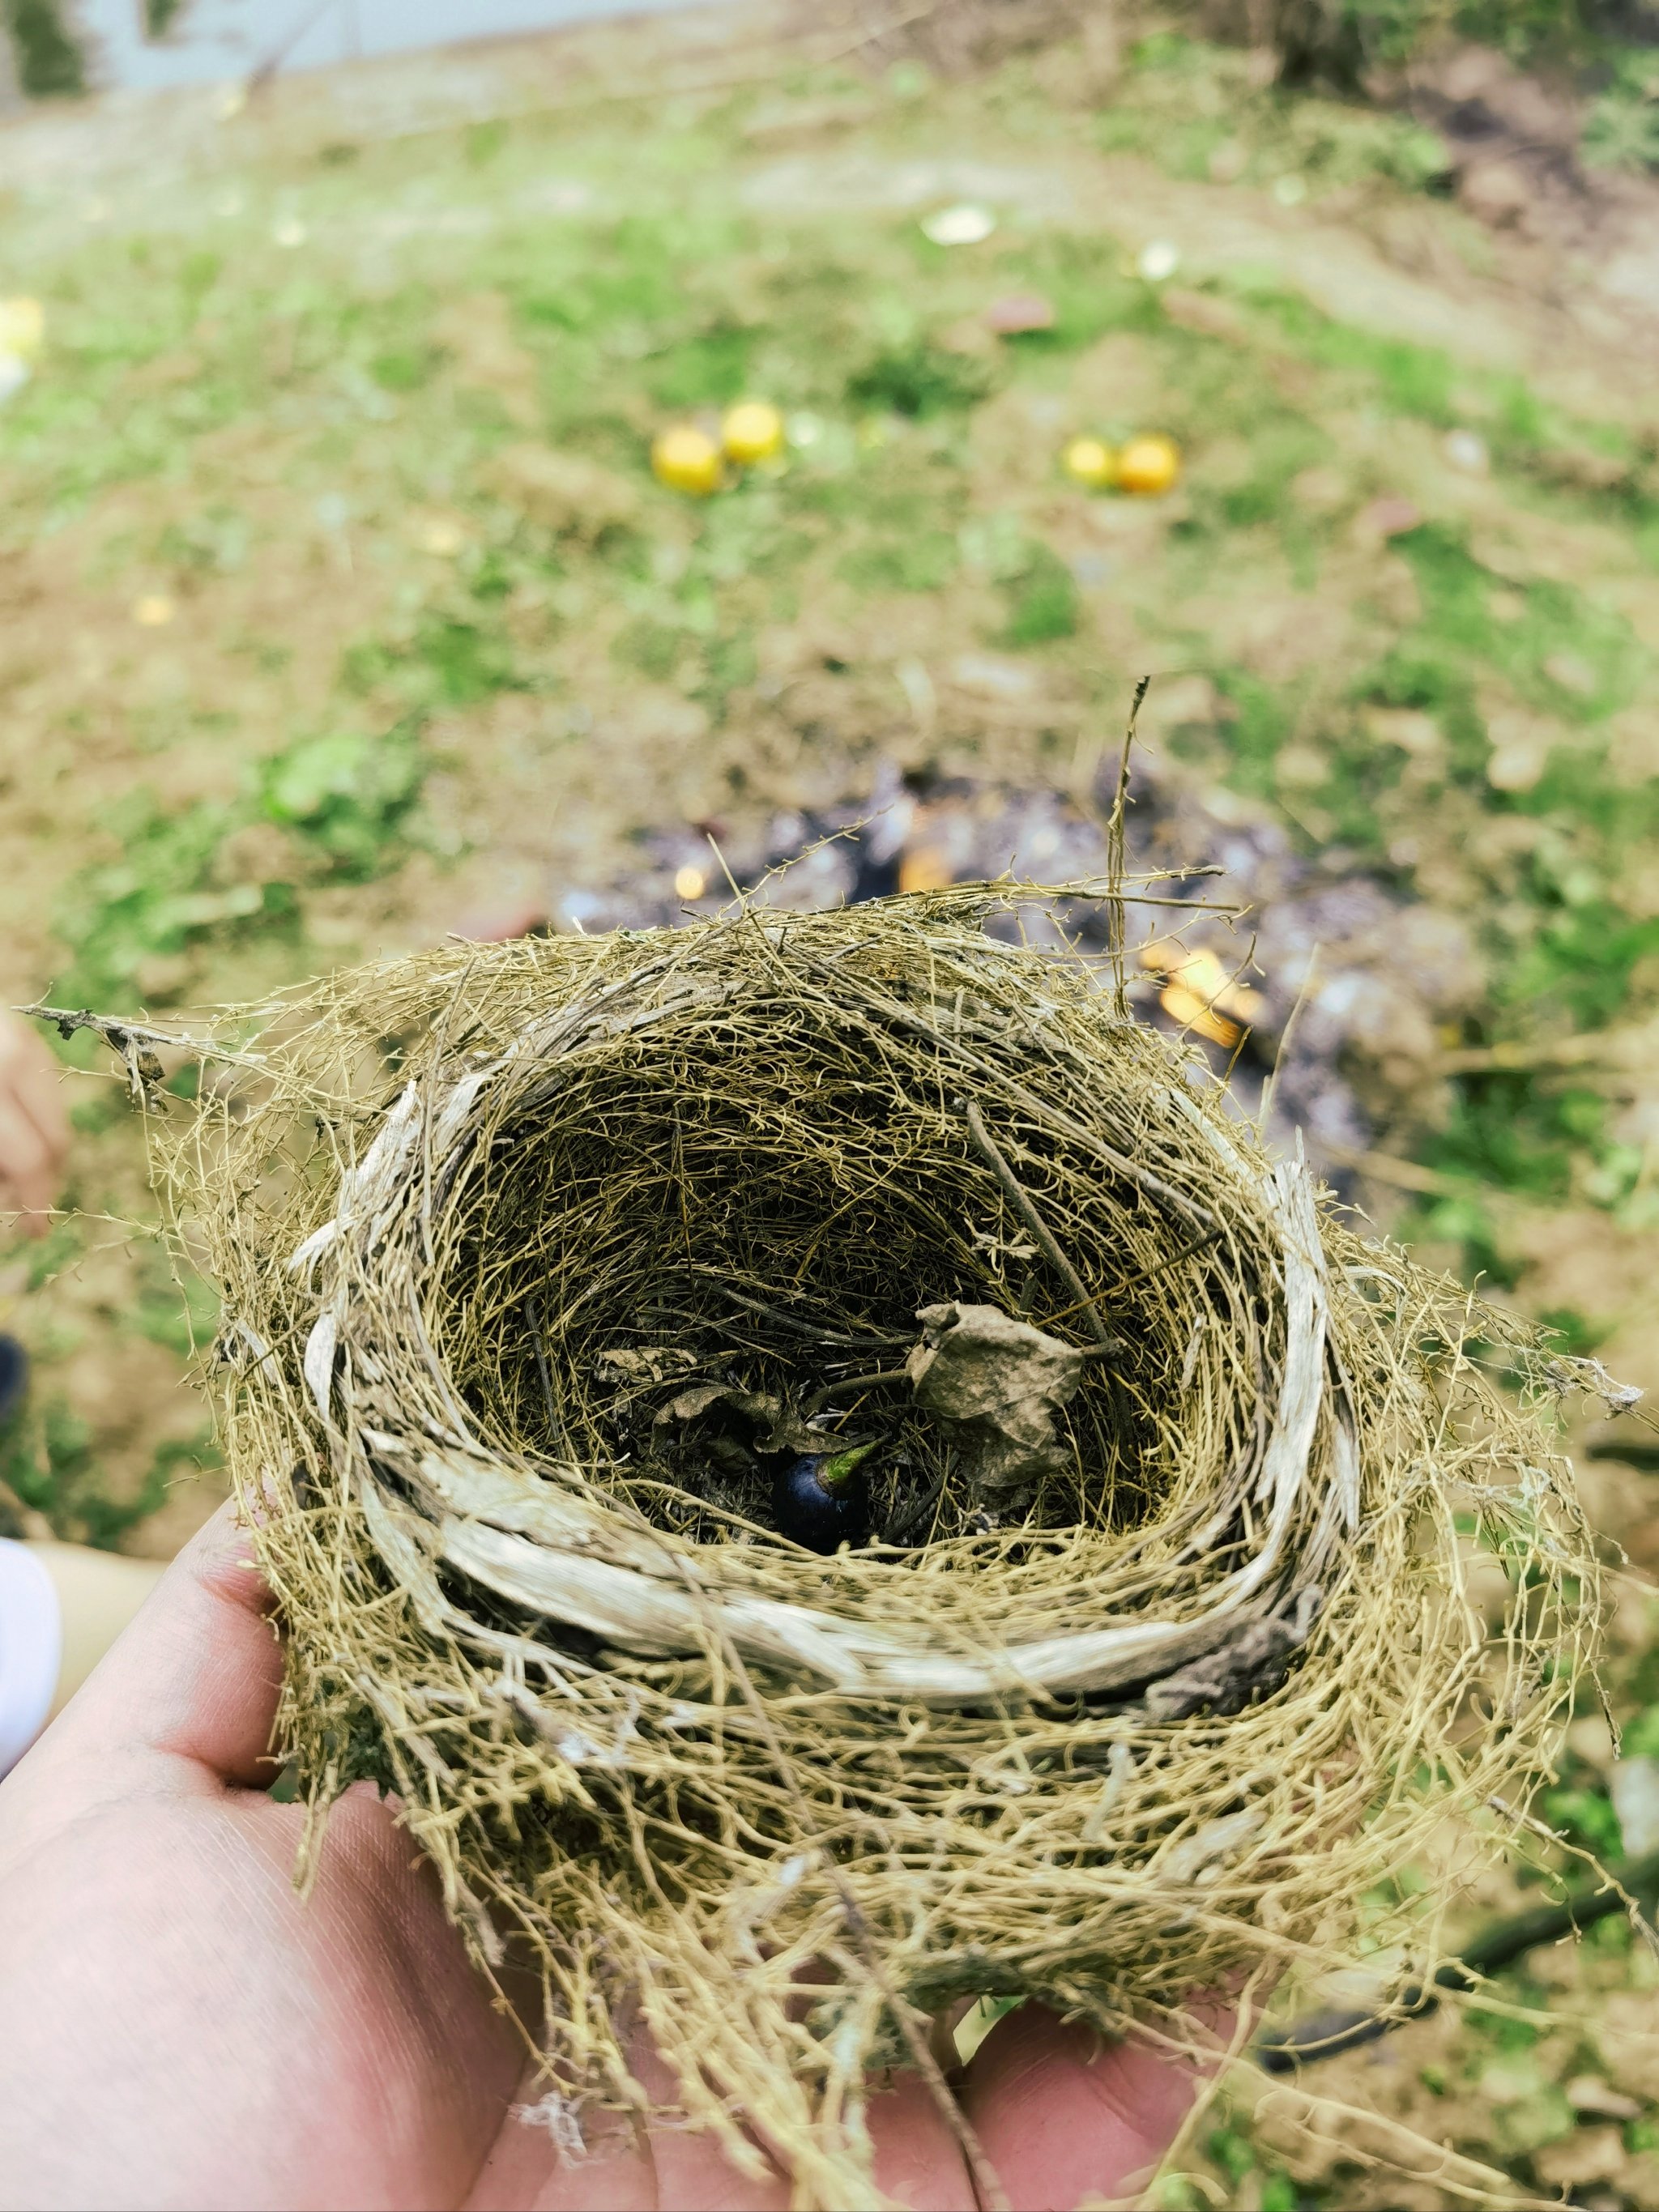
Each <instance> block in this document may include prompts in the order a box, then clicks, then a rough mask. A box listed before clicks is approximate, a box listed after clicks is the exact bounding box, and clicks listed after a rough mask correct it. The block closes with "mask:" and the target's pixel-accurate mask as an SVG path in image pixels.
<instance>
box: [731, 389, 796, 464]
mask: <svg viewBox="0 0 1659 2212" xmlns="http://www.w3.org/2000/svg"><path fill="white" fill-rule="evenodd" d="M720 442H721V444H722V445H723V446H724V447H726V459H728V460H732V461H741V462H743V463H744V465H753V464H754V463H755V462H756V461H769V460H770V459H771V458H772V456H773V455H774V453H781V451H782V450H783V417H782V416H781V415H780V414H779V412H778V410H777V409H776V408H775V407H774V406H773V404H772V403H771V402H770V400H768V399H740V400H739V401H738V404H737V405H736V406H735V407H728V408H727V409H726V413H725V414H724V415H723V416H721V418H720Z"/></svg>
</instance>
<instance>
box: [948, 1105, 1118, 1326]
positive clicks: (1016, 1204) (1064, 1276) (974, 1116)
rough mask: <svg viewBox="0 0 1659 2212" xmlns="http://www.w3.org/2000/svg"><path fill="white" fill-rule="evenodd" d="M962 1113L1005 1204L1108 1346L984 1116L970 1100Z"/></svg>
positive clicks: (1076, 1278) (1079, 1281)
mask: <svg viewBox="0 0 1659 2212" xmlns="http://www.w3.org/2000/svg"><path fill="white" fill-rule="evenodd" d="M963 1115H964V1116H965V1118H966V1120H967V1123H968V1133H969V1136H970V1137H972V1139H973V1140H974V1142H975V1145H977V1146H978V1147H979V1149H980V1151H981V1152H982V1153H983V1154H984V1155H985V1158H986V1160H987V1164H989V1167H990V1170H991V1172H992V1174H993V1175H994V1176H995V1177H996V1179H997V1181H998V1182H1000V1184H1001V1185H1002V1189H1003V1194H1004V1196H1005V1197H1006V1199H1007V1200H1008V1203H1009V1205H1010V1206H1012V1207H1013V1209H1014V1212H1016V1213H1017V1214H1018V1216H1019V1218H1020V1219H1021V1220H1022V1221H1023V1222H1024V1224H1025V1226H1026V1227H1027V1229H1029V1230H1030V1232H1031V1234H1032V1236H1033V1237H1036V1241H1037V1243H1039V1245H1041V1247H1042V1254H1043V1257H1044V1258H1045V1259H1046V1260H1047V1261H1048V1265H1049V1266H1050V1267H1052V1268H1053V1269H1054V1273H1056V1274H1057V1275H1058V1276H1059V1277H1060V1279H1061V1281H1062V1282H1063V1283H1064V1284H1065V1285H1066V1288H1067V1290H1069V1291H1071V1293H1072V1295H1073V1297H1074V1298H1075V1299H1076V1300H1077V1302H1078V1304H1077V1310H1079V1311H1080V1312H1081V1313H1082V1314H1083V1316H1084V1317H1085V1320H1086V1321H1087V1322H1088V1324H1089V1326H1090V1328H1091V1329H1092V1330H1093V1331H1094V1333H1095V1334H1096V1336H1097V1338H1098V1339H1099V1340H1100V1342H1101V1343H1102V1345H1103V1346H1104V1345H1109V1344H1111V1343H1112V1341H1113V1338H1112V1333H1111V1331H1110V1329H1109V1328H1107V1326H1106V1324H1105V1322H1103V1321H1102V1319H1101V1317H1100V1316H1099V1314H1098V1313H1097V1311H1096V1310H1095V1304H1094V1300H1093V1299H1092V1298H1091V1297H1090V1295H1089V1293H1088V1291H1087V1290H1086V1289H1085V1286H1084V1282H1083V1278H1082V1276H1081V1275H1079V1273H1078V1271H1077V1269H1076V1268H1075V1267H1073V1265H1072V1263H1071V1261H1069V1260H1068V1259H1067V1258H1066V1255H1065V1254H1064V1253H1063V1252H1062V1251H1061V1250H1060V1246H1059V1244H1058V1243H1056V1242H1055V1241H1054V1235H1053V1233H1052V1231H1050V1229H1049V1227H1048V1223H1047V1222H1046V1221H1045V1220H1044V1219H1043V1218H1042V1215H1041V1214H1040V1213H1039V1212H1037V1210H1036V1206H1033V1205H1032V1203H1031V1200H1030V1196H1029V1194H1027V1192H1026V1190H1025V1189H1024V1186H1023V1185H1022V1183H1021V1182H1020V1180H1019V1177H1018V1176H1017V1175H1016V1174H1015V1173H1014V1171H1013V1170H1012V1168H1011V1167H1010V1166H1009V1164H1008V1163H1007V1161H1006V1159H1005V1158H1003V1156H1002V1154H1001V1153H1000V1152H999V1151H998V1150H997V1147H996V1144H995V1141H994V1139H993V1137H992V1135H991V1133H990V1131H989V1130H988V1129H987V1127H986V1126H985V1117H984V1115H982V1114H981V1112H980V1110H979V1108H978V1107H977V1106H976V1105H975V1103H974V1102H973V1100H972V1099H971V1098H970V1099H969V1100H968V1101H967V1103H966V1104H965V1105H964V1106H963Z"/></svg>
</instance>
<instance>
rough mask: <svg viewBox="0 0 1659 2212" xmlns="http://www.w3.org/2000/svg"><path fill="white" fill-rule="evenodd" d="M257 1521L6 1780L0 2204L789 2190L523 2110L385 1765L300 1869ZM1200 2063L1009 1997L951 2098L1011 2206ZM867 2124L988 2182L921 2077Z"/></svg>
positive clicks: (147, 1618)
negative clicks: (385, 1793) (254, 1554)
mask: <svg viewBox="0 0 1659 2212" xmlns="http://www.w3.org/2000/svg"><path fill="white" fill-rule="evenodd" d="M245 1542H246V1540H245V1539H242V1538H240V1537H239V1536H238V1535H237V1534H236V1533H235V1531H234V1528H232V1527H231V1525H230V1524H229V1523H228V1522H222V1523H220V1524H216V1527H215V1528H214V1529H213V1530H210V1532H209V1533H208V1534H207V1535H206V1537H205V1538H204V1540H202V1541H199V1542H198V1544H197V1546H196V1547H192V1553H191V1554H189V1555H186V1559H185V1561H183V1562H181V1563H180V1565H179V1568H177V1569H175V1570H174V1572H173V1575H172V1576H170V1577H168V1580H167V1583H165V1584H164V1585H163V1587H162V1589H161V1592H160V1593H159V1594H158V1598H157V1600H156V1601H155V1603H154V1604H153V1605H152V1607H150V1608H149V1609H148V1610H147V1612H146V1613H145V1614H144V1615H143V1616H142V1617H141V1619H140V1620H139V1621H138V1622H137V1624H135V1626H134V1628H133V1629H132V1630H131V1631H130V1632H129V1634H128V1637H127V1638H125V1640H124V1642H123V1644H122V1645H121V1646H120V1647H119V1648H118V1661H119V1663H118V1664H113V1665H111V1664H106V1667H104V1668H102V1669H100V1673H99V1674H98V1675H97V1676H95V1677H94V1680H93V1681H92V1683H90V1684H89V1685H88V1688H87V1690H86V1691H85V1692H83V1693H82V1696H81V1697H80V1698H79V1699H77V1700H76V1702H75V1704H74V1705H71V1706H70V1710H69V1711H68V1713H66V1714H65V1716H64V1718H63V1720H61V1721H60V1722H59V1723H58V1725H57V1726H56V1727H55V1728H54V1729H52V1732H51V1734H50V1735H48V1736H47V1737H46V1739H45V1740H44V1741H42V1743H41V1744H40V1746H39V1747H37V1748H36V1750H35V1751H34V1752H33V1753H31V1754H30V1756H29V1758H28V1759H27V1760H26V1761H25V1762H24V1763H23V1765H21V1767H20V1768H19V1769H18V1770H17V1771H16V1773H15V1775H14V1776H13V1777H12V1778H11V1779H10V1780H9V1781H8V1782H7V1783H6V1784H5V1785H4V1788H3V1791H0V2016H3V2017H5V2018H8V2019H9V2020H12V2021H27V2022H28V2023H29V2030H30V2032H29V2034H28V2036H27V2039H23V2038H21V2037H20V2038H15V2039H13V2047H12V2048H11V2049H10V2050H9V2052H8V2057H7V2064H6V2067H5V2068H4V2069H0V2140H3V2141H4V2142H6V2143H7V2144H8V2148H9V2155H8V2159H7V2161H6V2166H5V2170H4V2172H3V2174H0V2206H3V2205H17V2206H22V2205H32V2206H70V2205H98V2206H102V2205H110V2206H118V2205H126V2204H147V2205H148V2204H163V2203H165V2204H168V2205H181V2206H183V2205H197V2204H200V2205H219V2204H233V2205H237V2206H250V2207H251V2206H267V2205H269V2206H333V2205H341V2206H345V2205H351V2206H358V2205H362V2206H410V2207H415V2206H440V2205H451V2206H456V2205H461V2204H466V2205H468V2206H469V2207H477V2208H483V2207H492V2208H501V2212H507V2208H530V2207H537V2208H544V2212H553V2208H556V2207H561V2206H565V2205H569V2206H573V2207H574V2206H596V2205H600V2204H605V2205H611V2206H613V2207H617V2208H621V2207H628V2206H640V2207H645V2206H653V2207H656V2208H659V2212H671V2208H673V2207H677V2206H684V2207H688V2208H689V2207H694V2206H708V2205H723V2206H724V2205H730V2206H739V2205H741V2206H755V2207H761V2206H771V2205H777V2206H780V2207H781V2206H783V2205H786V2204H787V2203H788V2202H789V2200H790V2191H789V2187H788V2184H787V2181H785V2180H784V2179H782V2178H781V2177H780V2178H779V2179H776V2180H775V2181H773V2182H769V2183H762V2184H756V2183H753V2182H750V2181H748V2180H746V2179H744V2178H743V2177H742V2176H740V2175H738V2173H736V2172H734V2171H733V2170H732V2168H731V2167H730V2166H728V2165H727V2164H726V2162H725V2160H723V2159H722V2157H721V2156H720V2153H719V2151H718V2149H717V2148H715V2147H714V2145H713V2144H712V2143H711V2142H709V2141H708V2139H707V2138H704V2137H699V2136H688V2135H685V2134H683V2133H678V2132H676V2131H672V2130H668V2131H664V2132H661V2133H654V2132H653V2134H652V2135H651V2136H649V2137H648V2138H646V2139H641V2138H640V2137H639V2136H636V2134H635V2130H633V2128H632V2126H631V2125H630V2124H627V2123H625V2122H623V2121H621V2120H619V2119H614V2118H607V2117H606V2116H605V2115H599V2116H597V2117H596V2116H593V2115H592V2114H590V2115H588V2116H586V2119H585V2126H586V2155H585V2156H583V2157H582V2158H581V2159H580V2160H578V2161H576V2162H575V2163H568V2162H566V2160H565V2159H564V2158H563V2157H562V2154H561V2152H560V2150H559V2148H558V2147H557V2145H556V2143H555V2142H554V2141H553V2139H552V2138H551V2136H550V2135H549V2133H548V2132H547V2131H546V2130H544V2129H541V2128H538V2127H537V2126H536V2125H535V2124H533V2123H529V2122H526V2119H524V2118H517V2117H514V2113H513V2106H514V2104H515V2102H516V2101H518V2100H520V2098H522V2100H524V2101H525V2102H526V2103H530V2104H533V2102H534V2101H535V2099H536V2094H537V2092H536V2090H535V2088H534V2087H533V2085H532V2084H529V2083H526V2085H525V2086H524V2087H522V2089H521V2088H520V2065H521V2059H522V2053H523V2045H522V2042H521V2040H520V2038H519V2036H518V2033H517V2031H516V2030H515V2029H514V2028H513V2026H512V2025H511V2023H510V2022H509V2021H507V2019H506V2018H504V2017H503V2016H502V2015H501V2013H500V2012H499V2011H498V2010H497V2009H496V2008H495V2005H494V2002H493V2000H492V1995H491V1992H490V1991H489V1989H488V1988H487V1986H486V1985H485V1984H483V1982H482V1981H481V1980H480V1979H479V1978H477V1976H476V1975H475V1974H474V1973H473V1972H472V1970H471V1967H470V1966H468V1964H467V1961H466V1959H465V1954H464V1952H463V1950H462V1948H461V1945H460V1942H459V1939H458V1938H457V1936H455V1934H454V1932H453V1929H451V1927H450V1926H449V1923H448V1922H447V1920H446V1918H445V1917H444V1913H443V1909H442V1905H441V1901H440V1899H439V1896H438V1893H437V1887H436V1884H435V1881H434V1880H433V1877H432V1875H431V1874H430V1871H429V1869H427V1868H426V1867H425V1866H424V1865H422V1864H420V1863H417V1861H416V1855H415V1852H414V1849H413V1846H412V1845H411V1844H410V1842H409V1840H408V1839H407V1838H406V1837H404V1836H403V1835H402V1834H401V1833H400V1832H399V1831H398V1828H397V1827H396V1826H395V1824H394V1822H393V1820H392V1816H391V1814H390V1813H389V1812H388V1810H387V1809H386V1807H384V1806H383V1805H381V1804H380V1803H379V1802H377V1800H376V1799H375V1798H374V1796H373V1795H372V1794H371V1793H369V1792H367V1791H362V1790H360V1791H355V1792H353V1793H351V1794H350V1795H349V1796H348V1797H347V1798H346V1799H345V1800H344V1801H343V1802H342V1803H341V1804H340V1805H339V1806H337V1808H335V1812H334V1814H333V1816H332V1818H331V1822H330V1826H329V1830H328V1838H327V1844H326V1846H325V1850H324V1853H323V1857H322V1863H321V1869H320V1872H319V1877H318V1880H317V1882H316V1884H315V1887H314V1888H313V1891H312V1893H311V1894H310V1896H309V1897H308V1898H306V1899H301V1898H300V1897H298V1896H297V1895H296V1894H295V1890H294V1887H293V1881H292V1870H293V1867H294V1863H295V1850H296V1848H297V1846H298V1844H299V1840H300V1834H301V1826H302V1816H301V1813H300V1811H299V1809H298V1808H295V1807H292V1806H285V1805H279V1804H276V1803H274V1802H272V1801H271V1800H270V1798H269V1797H268V1796H266V1795H265V1794H264V1790H263V1789H262V1788H261V1787H260V1786H259V1784H261V1783H262V1782H263V1781H264V1780H265V1779H267V1778H268V1775H269V1768H268V1767H267V1766H266V1765H264V1760H263V1756H262V1754H263V1753H264V1746H265V1742H266V1741H267V1737H268V1733H269V1729H270V1719H271V1714H272V1711H273V1709H274V1702H275V1696H276V1673H277V1656H276V1645H275V1643H274V1640H273V1638H271V1636H270V1631H269V1629H268V1627H267V1626H266V1625H265V1624H264V1620H262V1619H261V1617H260V1615H259V1613H258V1609H257V1599H258V1592H257V1588H255V1587H253V1586H252V1577H251V1576H250V1575H248V1573H247V1572H246V1570H244V1569H242V1568H241V1567H240V1566H239V1565H237V1559H238V1555H239V1554H240V1552H241V1551H242V1549H243V1548H244V1546H245ZM635 2070H636V2072H638V2073H639V2074H640V2075H641V2078H642V2079H643V2080H644V2081H645V2083H646V2086H647V2088H656V2087H662V2088H664V2089H666V2087H667V2086H668V2085H667V2084H666V2082H665V2081H660V2080H659V2078H658V2069H657V2062H656V2061H655V2060H654V2057H653V2055H652V2054H651V2053H650V2052H649V2051H641V2052H639V2053H637V2054H636V2056H635ZM1192 2090H1193V2080H1192V2076H1191V2075H1190V2074H1189V2073H1188V2072H1187V2071H1185V2070H1183V2069H1180V2068H1177V2067H1171V2066H1169V2065H1166V2064H1164V2063H1160V2062H1158V2061H1157V2060H1155V2059H1154V2058H1152V2057H1151V2056H1150V2055H1148V2054H1146V2053H1144V2052H1139V2051H1124V2050H1119V2051H1107V2052H1105V2053H1104V2054H1103V2055H1101V2056H1099V2057H1095V2056H1094V2055H1093V2053H1092V2051H1091V2048H1090V2046H1089V2045H1087V2043H1086V2041H1085V2039H1082V2038H1080V2037H1079V2036H1078V2035H1076V2034H1074V2033H1070V2032H1068V2031H1066V2030H1065V2029H1063V2028H1061V2027H1060V2026H1059V2024H1058V2023H1057V2022H1055V2021H1052V2020H1050V2019H1048V2017H1047V2016H1046V2015H1017V2016H1016V2017H1015V2018H1014V2019H1012V2020H1011V2021H1006V2022H1004V2023H1003V2024H1002V2026H1001V2027H999V2028H998V2029H997V2030H996V2031H995V2032H994V2033H993V2035H992V2036H991V2037H990V2038H989V2039H987V2043H986V2045H985V2046H984V2047H983V2049H982V2050H981V2052H980V2053H979V2055H978V2056H977V2057H976V2058H975V2063H974V2065H973V2067H972V2068H971V2069H970V2070H969V2076H968V2079H967V2081H966V2082H965V2084H964V2085H963V2090H962V2097H963V2105H964V2107H965V2109H966V2110H967V2112H968V2114H969V2118H970V2119H971V2120H972V2123H973V2125H974V2127H975V2130H976V2132H977V2133H978V2135H979V2136H980V2138H981V2142H983V2144H984V2147H985V2148H986V2151H987V2154H988V2155H989V2157H990V2158H991V2160H992V2162H993V2163H994V2165H995V2166H997V2168H998V2169H999V2171H1000V2172H1001V2173H1002V2174H1003V2176H1004V2177H1005V2184H1006V2188H1007V2191H1008V2193H1009V2195H1010V2197H1012V2200H1013V2202H1014V2203H1015V2204H1016V2205H1019V2206H1024V2205H1033V2206H1035V2205H1042V2206H1066V2205H1073V2204H1076V2203H1078V2202H1079V2200H1080V2199H1081V2198H1083V2197H1085V2196H1103V2195H1115V2194H1117V2193H1119V2191H1120V2189H1121V2185H1123V2183H1124V2182H1125V2181H1126V2180H1127V2179H1130V2178H1131V2177H1133V2175H1135V2174H1136V2173H1137V2172H1144V2170H1145V2169H1146V2167H1147V2166H1149V2165H1150V2164H1151V2163H1152V2160H1154V2159H1155V2158H1156V2157H1157V2155H1158V2153H1159V2151H1160V2150H1161V2149H1162V2148H1163V2147H1164V2143H1166V2142H1168V2140H1169V2139H1170V2136H1171V2135H1172V2134H1173V2133H1174V2130H1175V2129H1176V2126H1177V2125H1178V2124H1179V2120H1180V2118H1181V2116H1182V2113H1183V2112H1184V2111H1185V2110H1186V2108H1187V2106H1188V2104H1189V2102H1190V2100H1191V2096H1192ZM872 2135H873V2136H874V2137H875V2140H876V2144H877V2151H878V2175H879V2179H880V2181H881V2185H882V2186H883V2188H884V2190H885V2191H887V2192H888V2193H889V2194H890V2195H891V2196H892V2197H896V2199H898V2200H899V2201H901V2202H909V2203H918V2204H925V2205H929V2206H938V2207H940V2208H945V2207H951V2206H955V2205H962V2206H965V2207H971V2206H972V2204H973V2203H974V2197H973V2192H972V2191H971V2189H970V2187H969V2182H968V2178H967V2174H966V2172H965V2170H964V2168H963V2163H962V2160H961V2157H960V2154H959V2153H958V2151H957V2147H956V2143H955V2141H954V2139H953V2137H952V2136H951V2133H950V2131H949V2130H948V2129H947V2128H946V2126H945V2122H944V2121H943V2119H942V2118H941V2117H940V2116H939V2113H938V2112H936V2111H935V2110H934V2108H933V2106H932V2104H931V2102H930V2101H929V2100H928V2098H927V2095H926V2093H925V2092H924V2091H923V2089H922V2088H921V2085H920V2084H919V2083H918V2082H917V2081H915V2080H914V2079H910V2080H903V2081H899V2082H897V2083H896V2085H895V2086H894V2087H892V2088H890V2090H888V2091H886V2092H885V2093H884V2094H882V2095H881V2096H879V2097H878V2098H877V2099H876V2100H874V2101H873V2104H872Z"/></svg>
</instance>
